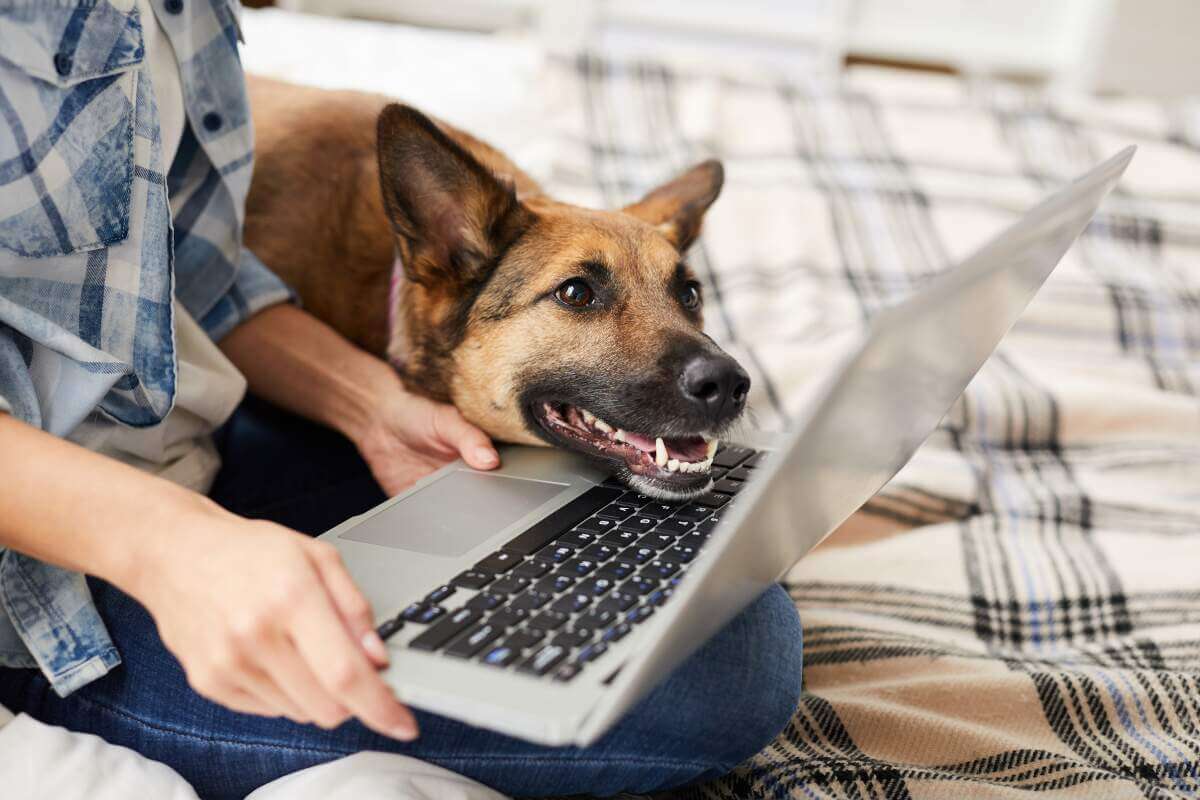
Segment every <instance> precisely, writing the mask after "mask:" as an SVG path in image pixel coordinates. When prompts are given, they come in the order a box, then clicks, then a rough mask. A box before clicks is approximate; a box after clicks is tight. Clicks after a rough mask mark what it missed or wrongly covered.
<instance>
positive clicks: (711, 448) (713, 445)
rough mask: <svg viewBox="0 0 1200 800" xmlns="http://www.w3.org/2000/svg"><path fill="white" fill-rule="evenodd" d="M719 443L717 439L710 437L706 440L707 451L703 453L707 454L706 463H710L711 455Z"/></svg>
mask: <svg viewBox="0 0 1200 800" xmlns="http://www.w3.org/2000/svg"><path fill="white" fill-rule="evenodd" d="M720 443H721V442H720V440H719V439H710V440H709V441H708V452H707V453H705V455H706V456H708V463H709V464H710V465H711V464H712V460H713V456H715V455H716V454H717V445H718V444H720Z"/></svg>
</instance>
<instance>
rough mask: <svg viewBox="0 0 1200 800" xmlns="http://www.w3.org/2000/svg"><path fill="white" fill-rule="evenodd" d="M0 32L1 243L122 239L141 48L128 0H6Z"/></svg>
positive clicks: (30, 251) (83, 244)
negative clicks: (35, 0) (12, 0)
mask: <svg viewBox="0 0 1200 800" xmlns="http://www.w3.org/2000/svg"><path fill="white" fill-rule="evenodd" d="M121 6H127V7H128V8H125V9H124V10H123V9H122V8H121ZM0 41H3V42H4V47H3V49H0V120H2V121H3V124H0V248H3V249H5V250H8V251H11V252H13V253H16V254H18V255H21V256H26V257H39V256H54V255H67V254H70V253H75V252H80V251H84V250H94V249H98V248H101V247H107V246H110V245H113V244H117V243H119V242H122V241H124V240H125V239H126V238H128V236H129V227H130V225H129V219H130V204H131V198H132V195H133V178H134V142H133V137H134V130H135V126H136V125H137V123H138V120H137V119H136V117H137V112H138V109H137V107H136V106H137V103H136V97H137V79H138V69H139V67H140V66H141V63H142V60H143V56H144V50H143V45H142V26H141V20H140V18H139V16H138V13H137V11H136V10H135V9H134V7H133V2H132V0H125V1H124V2H123V0H99V1H98V2H97V0H54V1H52V2H38V3H15V4H14V3H9V2H6V0H0Z"/></svg>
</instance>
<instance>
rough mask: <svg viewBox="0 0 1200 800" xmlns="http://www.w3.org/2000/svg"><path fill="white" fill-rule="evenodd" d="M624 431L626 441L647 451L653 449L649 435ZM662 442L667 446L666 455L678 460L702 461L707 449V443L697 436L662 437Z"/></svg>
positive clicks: (653, 443) (653, 444) (649, 451)
mask: <svg viewBox="0 0 1200 800" xmlns="http://www.w3.org/2000/svg"><path fill="white" fill-rule="evenodd" d="M624 433H625V441H626V443H628V444H631V445H633V446H634V447H636V448H638V449H639V450H644V451H646V452H647V453H653V452H654V451H655V441H654V439H652V438H650V437H649V436H643V435H642V434H640V433H632V432H630V431H625V432H624ZM663 444H664V445H666V447H667V456H668V457H669V458H677V459H679V460H680V461H703V460H704V456H705V454H706V453H707V450H708V445H707V444H706V443H705V441H704V439H703V438H701V437H699V436H688V437H683V438H677V439H668V438H664V439H663Z"/></svg>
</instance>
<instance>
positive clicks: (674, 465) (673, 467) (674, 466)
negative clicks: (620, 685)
mask: <svg viewBox="0 0 1200 800" xmlns="http://www.w3.org/2000/svg"><path fill="white" fill-rule="evenodd" d="M667 469H668V470H670V471H671V472H679V461H678V459H674V458H672V459H671V460H670V461H668V462H667Z"/></svg>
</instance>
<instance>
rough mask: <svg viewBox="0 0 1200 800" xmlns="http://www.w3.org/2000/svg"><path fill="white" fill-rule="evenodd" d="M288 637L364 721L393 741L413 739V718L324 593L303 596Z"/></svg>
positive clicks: (319, 676)
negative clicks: (353, 637)
mask: <svg viewBox="0 0 1200 800" xmlns="http://www.w3.org/2000/svg"><path fill="white" fill-rule="evenodd" d="M297 611H298V613H297V614H295V615H294V616H293V618H292V621H291V633H292V639H293V641H295V643H296V647H297V649H298V650H299V652H300V655H301V657H303V658H304V660H305V662H307V664H308V666H309V668H310V669H311V670H312V672H313V674H315V675H316V676H317V680H318V681H320V682H321V685H322V686H324V687H325V689H326V690H327V691H328V692H329V694H330V695H332V696H333V697H334V698H336V699H337V701H338V702H340V703H341V704H343V705H344V706H346V708H348V709H349V710H350V712H351V713H352V714H354V715H355V716H356V717H358V718H359V719H360V720H362V721H363V723H364V724H365V725H367V726H368V727H370V728H373V729H374V730H376V731H379V732H380V733H382V734H384V735H386V736H392V737H395V738H397V739H404V740H409V739H413V738H416V735H417V721H416V719H415V718H414V717H413V715H412V712H410V711H409V710H408V709H407V708H405V707H404V706H402V705H401V704H400V702H399V701H398V700H397V699H396V696H395V695H394V694H392V691H391V690H390V689H389V688H388V687H387V684H385V683H384V682H383V678H381V677H380V675H379V673H378V672H377V671H376V670H375V667H374V666H373V665H372V664H371V662H370V661H369V660H368V659H367V656H366V654H365V653H363V651H362V648H361V647H360V646H359V645H358V644H357V643H356V642H354V641H353V640H352V639H351V638H350V635H349V634H348V633H346V628H345V626H344V625H343V624H342V621H341V619H340V618H339V617H338V615H337V612H336V611H335V610H334V607H333V603H332V602H331V601H330V599H329V597H328V595H327V594H325V593H324V592H314V593H312V594H310V595H308V596H306V598H305V600H304V602H303V604H302V605H301V607H300V608H298V609H297Z"/></svg>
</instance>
